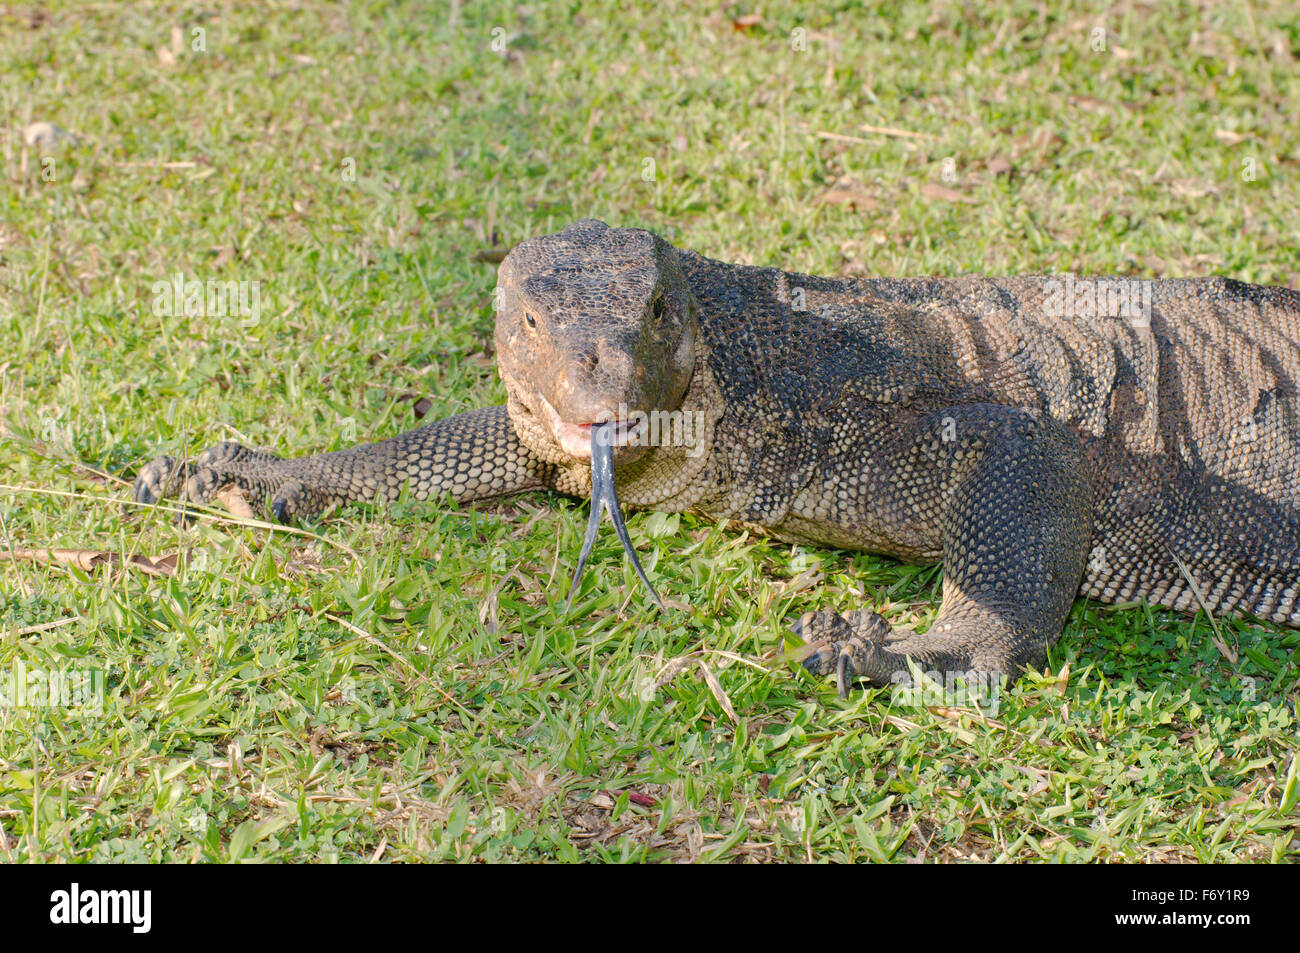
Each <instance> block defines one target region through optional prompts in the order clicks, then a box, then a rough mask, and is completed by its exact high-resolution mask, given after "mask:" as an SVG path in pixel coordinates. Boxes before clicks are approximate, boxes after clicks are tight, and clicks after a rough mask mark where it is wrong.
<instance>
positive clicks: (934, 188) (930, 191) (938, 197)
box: [921, 182, 975, 204]
mask: <svg viewBox="0 0 1300 953" xmlns="http://www.w3.org/2000/svg"><path fill="white" fill-rule="evenodd" d="M921 194H922V195H923V196H925V197H926V198H927V199H930V201H932V202H965V203H967V204H973V203H974V201H975V200H974V199H973V198H971V197H970V196H968V195H963V194H962V193H961V192H958V191H957V190H956V189H950V188H948V187H947V186H943V185H939V184H938V183H937V182H927V183H925V185H923V186H921Z"/></svg>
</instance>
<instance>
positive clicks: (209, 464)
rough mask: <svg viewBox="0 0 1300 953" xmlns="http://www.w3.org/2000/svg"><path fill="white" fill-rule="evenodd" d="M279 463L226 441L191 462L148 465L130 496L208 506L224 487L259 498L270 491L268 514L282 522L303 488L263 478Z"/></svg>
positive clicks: (296, 505) (296, 508) (164, 461)
mask: <svg viewBox="0 0 1300 953" xmlns="http://www.w3.org/2000/svg"><path fill="white" fill-rule="evenodd" d="M280 462H281V460H280V458H279V457H277V456H275V455H274V454H270V453H262V452H260V451H252V450H249V449H248V448H247V447H244V446H243V445H242V444H238V443H235V442H233V441H230V440H227V441H225V442H223V443H219V444H217V445H216V446H214V447H210V448H209V449H207V450H205V451H203V452H202V453H201V454H199V456H198V458H197V459H195V460H194V461H193V462H192V463H189V462H186V463H178V462H177V461H175V460H173V459H172V458H171V457H158V458H157V459H156V460H153V461H151V462H149V463H148V464H146V465H145V466H144V467H142V468H141V469H140V472H139V474H138V475H137V476H136V479H135V485H134V487H133V488H132V496H133V497H134V498H135V499H136V500H137V501H138V502H140V503H156V502H158V501H159V500H161V499H163V498H164V497H175V498H178V499H180V500H183V501H185V500H188V501H190V502H193V503H211V502H212V501H213V500H214V499H216V497H217V494H218V493H220V492H221V491H222V490H223V489H225V488H226V487H228V486H238V487H240V488H242V489H244V490H248V491H251V492H252V493H253V494H254V495H255V496H257V497H259V498H261V497H262V494H264V493H266V492H267V490H268V489H273V490H274V492H273V493H271V494H269V495H271V496H272V500H273V501H272V512H274V513H275V516H276V519H278V520H280V521H281V522H284V521H285V520H287V519H289V518H290V517H292V516H293V515H295V513H297V512H298V511H299V510H301V509H302V506H301V502H302V497H303V488H302V487H301V485H299V484H298V483H296V482H286V483H283V484H280V485H279V486H277V485H276V482H273V481H270V480H268V479H267V478H268V477H271V476H272V475H273V474H274V473H275V470H276V465H277V464H279V463H280ZM268 483H270V487H268V485H267V484H268Z"/></svg>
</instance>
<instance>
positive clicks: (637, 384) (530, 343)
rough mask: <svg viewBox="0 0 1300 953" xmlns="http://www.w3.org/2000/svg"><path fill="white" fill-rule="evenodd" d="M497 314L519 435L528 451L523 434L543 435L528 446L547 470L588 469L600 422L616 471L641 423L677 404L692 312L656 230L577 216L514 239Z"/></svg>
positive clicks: (500, 363) (637, 450)
mask: <svg viewBox="0 0 1300 953" xmlns="http://www.w3.org/2000/svg"><path fill="white" fill-rule="evenodd" d="M496 307H497V320H496V348H497V368H498V370H499V372H500V374H501V378H502V380H503V381H505V384H506V389H507V391H509V394H510V398H511V401H510V408H511V414H512V416H513V417H514V418H515V425H516V429H517V430H519V431H520V435H521V438H524V439H525V441H526V442H528V438H527V437H526V436H525V431H527V432H529V433H532V434H534V435H540V436H538V437H534V440H536V439H541V440H544V441H545V443H546V444H547V445H546V446H545V447H544V448H537V447H535V448H534V449H537V450H545V451H546V453H545V456H547V457H548V458H550V459H552V460H554V461H555V462H562V461H566V460H568V461H573V462H578V461H589V460H590V457H591V437H592V427H593V425H596V424H601V423H604V422H613V427H612V435H613V439H614V444H615V451H614V452H615V460H616V462H617V463H619V464H620V465H622V464H624V463H627V462H630V461H632V460H633V459H635V458H637V457H639V456H640V455H641V454H642V453H643V452H644V450H645V447H644V446H643V445H641V444H640V443H639V442H638V441H637V439H636V437H637V428H638V427H642V426H644V415H647V414H649V413H650V412H651V411H655V410H660V411H671V410H676V409H677V408H678V407H679V406H680V405H681V402H682V399H683V397H684V396H685V394H686V391H687V388H688V386H689V385H690V381H691V376H692V373H693V370H694V363H695V334H696V305H695V301H694V299H693V298H692V297H691V293H690V290H689V288H688V287H687V284H686V279H685V276H684V275H683V274H682V269H681V265H680V263H679V261H678V258H677V252H676V251H675V250H674V249H673V247H672V246H671V245H669V244H668V243H667V242H665V241H664V240H663V239H662V238H660V237H659V236H658V235H655V234H654V233H653V232H649V231H646V230H644V229H640V228H610V227H609V226H608V225H606V224H605V223H604V222H598V221H596V220H594V219H584V220H582V221H580V222H575V223H574V224H573V225H570V226H569V227H568V228H566V229H564V231H562V232H559V233H557V234H554V235H544V236H541V237H540V238H531V239H528V240H526V241H523V242H520V243H519V244H518V245H516V246H515V247H514V248H513V249H512V250H511V252H510V254H509V255H507V256H506V258H505V260H504V261H503V262H502V263H501V269H500V272H499V274H498V280H497V300H496ZM638 415H641V416H638ZM629 416H631V418H632V419H630V420H629ZM521 417H522V418H525V419H523V420H521V419H520V418H521ZM638 421H639V422H638ZM521 425H522V426H521Z"/></svg>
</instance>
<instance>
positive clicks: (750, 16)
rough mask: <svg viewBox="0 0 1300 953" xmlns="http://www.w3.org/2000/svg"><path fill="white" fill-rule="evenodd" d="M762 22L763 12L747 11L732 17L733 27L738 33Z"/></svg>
mask: <svg viewBox="0 0 1300 953" xmlns="http://www.w3.org/2000/svg"><path fill="white" fill-rule="evenodd" d="M762 22H763V15H762V14H761V13H746V14H742V15H741V16H738V17H732V18H731V28H732V29H733V30H735V31H736V32H737V33H740V32H743V31H744V30H750V29H753V28H754V27H756V26H760V25H761V24H762Z"/></svg>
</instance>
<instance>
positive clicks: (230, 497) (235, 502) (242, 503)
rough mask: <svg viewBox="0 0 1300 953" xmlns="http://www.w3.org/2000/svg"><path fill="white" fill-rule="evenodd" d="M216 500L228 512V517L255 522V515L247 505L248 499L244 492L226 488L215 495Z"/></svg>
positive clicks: (232, 487) (234, 488)
mask: <svg viewBox="0 0 1300 953" xmlns="http://www.w3.org/2000/svg"><path fill="white" fill-rule="evenodd" d="M217 499H218V500H220V501H221V503H222V505H223V506H225V508H226V509H228V510H230V515H231V516H235V517H238V518H239V519H241V520H255V519H257V514H256V513H254V512H253V508H252V507H251V506H249V504H248V497H246V496H245V495H244V491H243V490H241V489H240V488H239V487H237V486H228V487H226V488H225V489H224V490H222V491H221V492H220V493H218V494H217Z"/></svg>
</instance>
